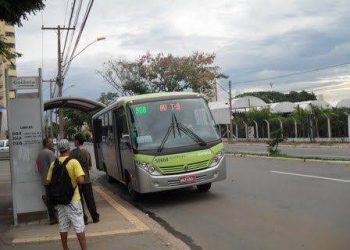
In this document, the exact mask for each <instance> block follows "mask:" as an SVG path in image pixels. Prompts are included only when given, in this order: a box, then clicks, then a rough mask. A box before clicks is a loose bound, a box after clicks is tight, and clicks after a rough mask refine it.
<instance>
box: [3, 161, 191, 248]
mask: <svg viewBox="0 0 350 250" xmlns="http://www.w3.org/2000/svg"><path fill="white" fill-rule="evenodd" d="M6 165H8V164H6V161H0V176H1V173H4V172H6V168H7V167H8V166H6ZM4 176H8V175H4ZM0 183H1V184H0V188H1V189H2V190H4V189H8V188H9V187H8V185H10V183H9V182H6V180H0ZM93 189H94V195H95V200H96V205H97V208H98V211H99V213H100V216H101V217H100V222H99V223H97V224H93V223H90V224H88V225H87V226H86V236H87V241H88V247H89V249H101V250H102V249H103V250H105V249H106V250H107V249H123V250H124V249H150V250H151V249H152V250H153V249H154V250H158V249H159V250H161V249H188V247H187V246H186V245H185V244H184V243H182V242H181V241H180V240H178V239H176V238H175V237H173V236H172V235H170V234H169V233H167V232H166V231H165V230H164V229H163V228H162V227H161V226H160V225H158V224H157V223H155V222H154V221H153V220H151V219H150V218H148V217H147V215H145V214H143V213H142V212H141V211H139V210H137V209H136V208H134V207H133V206H131V205H130V204H129V203H127V202H125V201H123V200H121V199H120V198H119V197H118V196H117V195H115V194H112V193H110V192H109V191H108V190H106V189H104V188H103V187H102V186H101V185H94V187H93ZM10 201H11V196H8V197H7V199H1V200H0V208H1V207H2V205H3V203H6V205H5V207H6V206H7V207H8V206H9V202H10ZM0 216H2V217H3V218H7V220H8V221H10V218H11V212H10V211H8V209H7V212H6V209H5V210H2V209H1V210H0ZM3 218H1V217H0V220H1V221H2V222H0V224H1V225H0V232H2V233H1V238H0V249H4V250H12V249H16V250H17V249H18V250H21V249H23V250H24V249H26V250H39V249H61V245H60V244H61V243H60V238H59V233H58V226H57V225H52V226H50V225H48V222H47V220H44V221H40V222H36V223H31V224H26V225H20V226H17V227H14V226H12V225H10V224H7V225H4V220H3ZM68 236H69V245H70V247H71V249H80V248H79V245H78V241H77V240H76V236H75V234H74V232H70V233H69V234H68Z"/></svg>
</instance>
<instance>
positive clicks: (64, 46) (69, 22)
mask: <svg viewBox="0 0 350 250" xmlns="http://www.w3.org/2000/svg"><path fill="white" fill-rule="evenodd" d="M68 2H69V0H67V7H68ZM75 2H76V0H74V1H73V3H72V7H71V12H70V17H69V21H68V26H67V27H68V30H67V32H66V37H65V39H64V45H63V51H62V55H64V52H65V50H66V46H67V39H68V34H69V31H70V29H69V28H71V22H72V18H73V14H74V9H75ZM66 11H67V9H66ZM66 15H67V12H66ZM65 19H66V18H65ZM64 24H66V20H65V21H64ZM73 27H74V26H73Z"/></svg>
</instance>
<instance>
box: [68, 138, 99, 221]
mask: <svg viewBox="0 0 350 250" xmlns="http://www.w3.org/2000/svg"><path fill="white" fill-rule="evenodd" d="M84 142H85V136H84V135H83V134H81V133H78V134H76V135H75V136H74V145H75V147H76V148H75V149H73V150H72V151H71V153H70V157H71V158H73V159H76V160H78V161H79V163H80V165H81V166H82V168H83V170H84V173H85V181H84V183H83V184H81V185H79V191H80V195H81V196H82V203H83V202H84V201H85V203H86V206H87V208H88V210H89V213H90V215H91V218H92V222H93V223H97V222H99V221H100V215H99V214H98V213H97V209H96V203H95V198H94V193H93V191H92V184H91V179H90V173H89V171H90V170H91V166H92V164H91V155H90V153H89V151H87V150H86V149H85V148H84ZM83 207H84V204H83ZM84 221H85V224H87V223H88V220H87V215H86V214H85V211H84Z"/></svg>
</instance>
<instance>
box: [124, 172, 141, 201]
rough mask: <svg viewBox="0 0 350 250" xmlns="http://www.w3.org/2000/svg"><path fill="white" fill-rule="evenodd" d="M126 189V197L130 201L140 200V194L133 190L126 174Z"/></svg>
mask: <svg viewBox="0 0 350 250" xmlns="http://www.w3.org/2000/svg"><path fill="white" fill-rule="evenodd" d="M126 187H127V189H128V195H129V198H130V200H131V201H133V202H134V201H137V200H138V199H139V198H140V194H139V193H138V192H136V191H135V190H134V187H133V185H132V181H131V178H130V176H129V174H128V178H127V181H126Z"/></svg>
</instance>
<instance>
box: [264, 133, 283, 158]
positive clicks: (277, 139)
mask: <svg viewBox="0 0 350 250" xmlns="http://www.w3.org/2000/svg"><path fill="white" fill-rule="evenodd" d="M284 140H285V139H284V138H283V135H282V130H281V129H278V130H275V131H272V133H271V139H270V140H268V141H267V145H268V147H267V149H268V151H269V154H270V155H274V154H279V153H280V150H279V149H278V145H279V144H280V143H281V142H283V141H284Z"/></svg>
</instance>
